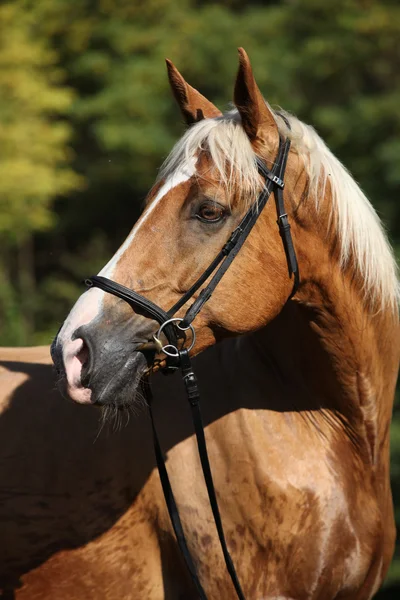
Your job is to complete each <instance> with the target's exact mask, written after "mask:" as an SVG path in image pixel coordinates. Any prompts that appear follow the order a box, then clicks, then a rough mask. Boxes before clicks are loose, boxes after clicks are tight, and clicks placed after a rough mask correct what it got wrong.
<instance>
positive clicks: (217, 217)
mask: <svg viewBox="0 0 400 600" xmlns="http://www.w3.org/2000/svg"><path fill="white" fill-rule="evenodd" d="M224 216H225V209H224V208H222V206H219V205H218V204H215V203H211V202H205V203H204V204H202V205H201V206H200V208H199V209H198V211H197V213H196V217H197V218H198V219H199V220H200V221H203V223H218V222H219V221H221V220H222V219H223V218H224Z"/></svg>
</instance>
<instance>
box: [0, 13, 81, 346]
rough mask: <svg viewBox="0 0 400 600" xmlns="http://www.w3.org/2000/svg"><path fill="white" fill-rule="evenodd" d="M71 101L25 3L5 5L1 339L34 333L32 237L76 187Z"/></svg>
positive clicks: (16, 340) (0, 78)
mask: <svg viewBox="0 0 400 600" xmlns="http://www.w3.org/2000/svg"><path fill="white" fill-rule="evenodd" d="M71 101H72V92H71V91H70V90H68V89H67V88H66V87H64V86H63V84H62V77H61V71H60V68H59V67H58V66H57V55H56V53H55V51H54V50H52V49H51V48H50V45H49V44H47V43H46V42H45V40H40V39H39V40H38V39H36V38H35V36H34V19H33V15H32V14H30V13H29V12H25V10H24V8H23V4H22V3H21V2H13V3H7V4H3V5H2V6H0V148H1V161H0V241H1V250H0V277H1V281H2V285H1V288H0V314H1V316H2V317H3V318H2V319H1V320H0V335H1V338H2V343H3V344H7V343H9V344H21V343H27V342H29V341H30V339H31V335H32V334H33V331H34V326H35V318H34V309H35V264H34V252H33V235H34V233H35V232H37V231H43V230H46V229H47V230H48V229H50V228H51V227H52V226H53V225H54V222H55V220H56V215H55V214H54V213H53V211H52V202H53V200H54V198H55V197H56V195H57V194H66V193H69V192H71V190H72V189H74V188H76V187H77V185H78V183H79V178H78V176H77V175H76V174H75V173H74V172H73V171H72V170H71V169H69V168H68V167H67V166H66V165H67V164H68V162H69V160H70V154H71V151H70V150H69V149H68V147H67V142H68V138H69V134H70V129H71V128H70V126H69V125H68V124H67V123H66V122H62V121H61V120H59V117H60V115H62V114H64V113H65V111H66V109H67V108H68V106H69V105H70V104H71Z"/></svg>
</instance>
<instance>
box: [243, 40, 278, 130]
mask: <svg viewBox="0 0 400 600" xmlns="http://www.w3.org/2000/svg"><path fill="white" fill-rule="evenodd" d="M238 52H239V70H238V74H237V77H236V83H235V93H234V103H235V105H236V108H237V109H238V111H239V114H240V116H241V118H242V125H243V128H244V130H245V131H246V133H247V135H248V136H249V138H250V140H251V141H253V140H255V139H257V138H260V137H262V135H261V130H262V129H263V128H264V127H268V128H270V127H273V128H274V129H276V130H277V126H276V123H275V119H274V116H273V114H272V112H271V109H270V108H269V107H268V105H267V104H266V102H265V100H264V98H263V96H262V94H261V92H260V90H259V88H258V85H257V83H256V80H255V79H254V75H253V69H252V68H251V64H250V60H249V57H248V56H247V53H246V52H245V50H243V48H239V49H238Z"/></svg>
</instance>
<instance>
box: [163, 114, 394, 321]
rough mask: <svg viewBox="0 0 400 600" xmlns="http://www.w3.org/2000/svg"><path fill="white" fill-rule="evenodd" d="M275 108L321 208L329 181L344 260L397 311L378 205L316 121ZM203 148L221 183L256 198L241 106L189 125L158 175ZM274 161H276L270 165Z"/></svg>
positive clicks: (370, 298)
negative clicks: (329, 144) (330, 145)
mask: <svg viewBox="0 0 400 600" xmlns="http://www.w3.org/2000/svg"><path fill="white" fill-rule="evenodd" d="M273 114H274V116H275V120H276V123H277V126H278V129H279V131H280V133H281V134H282V135H283V136H285V137H289V138H290V139H291V141H292V149H293V151H295V152H296V153H297V154H298V155H299V157H300V158H301V159H302V161H303V163H304V165H305V168H306V170H307V173H308V176H309V188H308V189H309V197H310V198H313V201H314V202H315V206H316V209H317V210H318V199H319V198H320V197H323V196H324V191H325V188H326V184H327V182H328V181H329V185H330V189H331V195H332V203H331V218H330V226H332V224H335V226H336V231H337V235H338V239H339V241H340V262H341V266H342V267H343V268H346V266H347V265H348V264H349V260H350V259H352V260H353V261H354V264H355V265H356V269H357V271H358V273H359V274H360V275H361V277H362V279H363V282H364V286H363V288H364V289H363V292H364V297H365V299H366V301H367V303H368V304H369V305H371V306H374V307H375V308H378V309H379V308H382V309H384V308H387V307H388V308H391V309H393V310H395V311H397V310H398V302H399V297H400V288H399V283H398V279H397V266H396V262H395V259H394V257H393V253H392V249H391V247H390V244H389V242H388V239H387V237H386V234H385V232H384V229H383V227H382V224H381V222H380V220H379V217H378V215H377V214H376V212H375V210H374V208H373V206H372V205H371V203H370V202H369V200H368V199H367V198H366V196H365V194H364V193H363V192H362V190H361V189H360V187H359V186H358V185H357V183H356V182H355V181H354V179H353V178H352V176H351V175H350V173H349V172H348V171H347V169H346V168H345V167H344V166H343V165H342V164H341V163H340V161H339V160H338V159H337V158H336V157H335V156H334V155H333V154H332V152H331V151H330V150H329V148H328V147H327V146H326V144H325V143H324V142H323V140H322V139H321V138H320V137H319V135H318V134H317V132H316V131H315V130H314V129H313V128H312V127H310V126H309V125H306V124H304V123H302V122H301V121H300V120H299V119H297V117H295V116H293V115H291V114H289V113H286V112H284V111H281V110H280V111H279V112H278V111H273ZM286 122H288V124H289V127H288V126H287V124H286ZM201 150H207V151H208V152H209V154H210V156H211V159H212V162H213V165H214V168H215V170H216V172H217V173H218V176H219V178H220V181H221V185H224V186H225V187H226V188H227V189H228V191H230V190H231V188H233V186H234V185H235V186H237V185H238V183H239V186H240V189H241V190H243V197H245V198H246V199H247V201H248V202H254V201H255V199H256V198H257V196H258V194H259V191H260V177H259V174H258V170H257V166H256V155H255V153H254V151H253V148H252V146H251V144H250V142H249V139H248V137H247V135H246V133H245V132H244V130H243V128H242V126H241V120H240V116H239V114H238V111H237V110H236V109H234V110H231V111H229V112H227V113H225V114H224V115H222V116H221V117H216V118H214V119H204V120H203V121H200V122H199V123H196V124H195V125H193V126H192V127H190V128H189V129H188V130H187V131H186V133H185V135H184V136H183V137H182V138H181V139H180V140H179V141H178V143H177V144H176V145H175V147H174V148H173V150H172V152H171V154H170V155H169V157H168V158H167V159H166V161H165V162H164V164H163V165H162V167H161V170H160V174H159V179H164V178H167V177H170V176H173V174H174V173H175V172H176V171H177V170H178V169H180V168H182V166H183V165H184V164H191V165H193V164H194V162H195V158H196V156H197V155H198V153H199V151H201ZM272 165H273V161H271V163H270V164H269V165H268V166H269V167H272Z"/></svg>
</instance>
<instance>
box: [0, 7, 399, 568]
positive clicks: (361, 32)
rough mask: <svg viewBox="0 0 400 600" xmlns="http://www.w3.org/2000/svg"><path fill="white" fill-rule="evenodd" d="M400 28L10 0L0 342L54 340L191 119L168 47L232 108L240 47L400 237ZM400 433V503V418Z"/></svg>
mask: <svg viewBox="0 0 400 600" xmlns="http://www.w3.org/2000/svg"><path fill="white" fill-rule="evenodd" d="M399 39H400V5H399V3H398V0H335V2H333V0H286V1H285V0H284V1H261V0H260V1H256V0H248V1H247V2H246V3H244V2H242V1H240V2H239V0H225V1H220V2H213V1H204V0H203V1H201V0H174V1H173V0H147V1H146V2H143V1H142V0H97V2H93V0H80V2H75V1H73V0H35V1H33V0H13V1H12V2H4V3H2V4H1V6H0V148H1V161H0V278H1V282H2V283H1V286H0V343H1V344H3V345H7V344H9V345H23V344H37V343H49V342H50V341H51V339H52V337H53V335H54V333H55V332H56V331H57V328H58V326H59V324H60V323H61V322H62V319H63V317H64V316H65V315H66V314H67V312H68V311H69V309H70V307H71V305H72V303H73V301H74V299H75V298H76V297H77V296H78V295H79V294H80V292H81V288H80V287H79V284H78V282H79V281H80V280H81V279H82V278H83V277H84V276H85V275H87V274H90V273H94V272H96V271H97V270H98V269H99V268H100V267H101V266H102V265H103V264H104V263H105V262H106V261H107V260H108V258H109V257H110V256H111V255H112V254H113V253H114V252H115V250H116V248H117V247H118V245H119V244H120V243H121V241H122V240H123V238H124V236H125V235H126V234H127V233H128V230H129V229H130V227H131V226H132V224H133V223H134V221H135V219H136V218H137V216H138V214H139V211H140V208H141V203H142V201H143V199H144V197H145V194H146V191H147V189H148V187H149V186H150V185H151V183H152V181H153V180H154V178H155V175H156V172H157V168H158V167H159V165H160V164H161V162H162V160H163V158H165V156H166V155H167V153H168V151H169V150H170V149H171V147H172V144H173V142H174V141H175V140H176V139H177V138H178V136H179V135H180V134H181V133H182V131H183V127H182V124H181V122H180V117H179V115H178V112H177V109H176V107H175V106H174V103H173V101H172V98H171V94H170V92H169V89H168V83H167V78H166V74H165V66H164V58H165V57H169V58H170V59H172V60H173V62H174V63H175V64H176V65H177V66H178V68H179V69H180V70H181V71H182V72H183V73H184V75H185V77H186V78H187V79H188V81H189V82H190V83H191V84H192V85H194V86H195V87H198V88H199V89H200V90H201V91H202V93H204V94H205V95H206V96H208V97H209V98H210V99H212V100H213V101H214V102H215V103H216V104H217V105H219V106H220V107H221V108H225V107H226V106H227V104H228V102H229V101H230V99H231V98H232V90H233V82H234V77H235V72H236V68H237V54H236V48H237V47H238V46H243V47H244V48H246V50H247V51H248V53H249V55H250V57H251V60H252V63H253V67H254V70H255V73H256V77H257V80H258V83H259V85H260V88H261V89H262V91H263V92H264V94H265V96H266V98H267V99H268V100H269V101H270V102H271V103H272V104H273V105H274V104H279V105H281V106H283V107H284V108H285V109H287V110H289V111H292V112H294V113H296V114H297V115H298V116H299V117H300V118H302V119H303V120H305V121H306V122H309V123H311V124H312V125H314V127H316V129H317V130H318V131H319V132H320V134H321V135H322V137H323V138H324V139H325V140H326V142H327V143H328V145H329V146H330V147H331V148H332V150H333V151H334V152H335V154H336V155H338V156H339V158H340V159H341V160H342V161H343V162H344V164H345V165H346V166H347V167H348V168H349V169H350V171H351V172H352V173H353V174H354V176H355V178H356V179H357V180H358V181H359V182H360V183H361V185H362V187H363V188H364V190H365V191H366V192H367V194H368V195H369V197H370V198H371V200H372V202H373V203H374V205H375V207H376V208H377V210H378V212H379V214H380V215H381V217H382V218H383V219H384V222H385V223H386V225H387V228H388V230H389V233H390V236H391V239H392V242H393V244H394V245H395V246H396V245H398V246H399V245H400V203H399V202H397V196H398V195H399V188H400V168H399V164H400V136H399V133H400V74H399V69H398V66H399V61H400V44H399ZM393 448H394V450H393V456H394V461H393V476H394V479H393V483H394V492H395V497H396V499H397V500H398V502H399V505H400V424H399V421H397V420H396V419H395V422H394V427H393ZM398 520H399V522H400V514H398ZM393 574H396V575H397V576H398V578H399V579H400V563H399V566H398V567H396V564H395V567H394V570H393Z"/></svg>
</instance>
